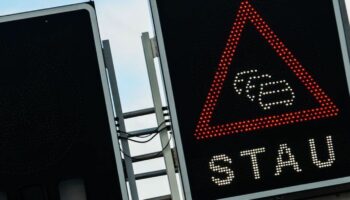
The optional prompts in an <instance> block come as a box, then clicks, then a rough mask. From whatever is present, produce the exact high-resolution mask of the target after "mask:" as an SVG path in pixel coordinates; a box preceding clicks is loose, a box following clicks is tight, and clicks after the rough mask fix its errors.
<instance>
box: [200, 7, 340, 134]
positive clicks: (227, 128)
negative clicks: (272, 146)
mask: <svg viewBox="0 0 350 200" xmlns="http://www.w3.org/2000/svg"><path fill="white" fill-rule="evenodd" d="M248 21H250V22H251V24H253V26H254V27H255V28H256V29H257V31H258V32H259V34H261V35H262V36H263V38H264V39H265V40H266V41H267V42H268V43H269V45H270V46H271V47H272V48H273V50H274V51H275V52H276V53H277V55H278V56H279V57H280V58H281V59H282V60H283V62H284V63H285V64H286V66H287V67H288V68H289V69H290V70H291V71H292V72H293V73H294V74H295V76H296V77H297V78H298V80H299V81H300V82H301V84H302V85H304V86H305V88H306V89H307V90H308V91H309V92H310V93H311V95H312V96H313V98H315V100H316V102H317V103H318V104H319V106H318V107H316V108H312V109H306V110H300V111H296V112H288V113H283V114H278V115H272V116H265V117H259V118H255V119H251V120H244V121H236V122H231V123H227V124H222V125H211V121H212V118H213V113H214V110H215V107H216V105H217V102H218V99H219V96H220V93H221V92H222V88H223V84H224V82H225V80H226V78H227V74H228V71H229V66H230V65H231V63H232V61H233V57H234V55H235V51H236V48H237V45H238V43H239V41H240V38H241V34H242V31H243V29H244V27H245V25H246V24H247V22H248ZM338 114H339V109H338V108H337V106H336V105H335V104H334V103H333V102H332V100H331V99H330V98H329V97H328V96H327V94H326V93H325V92H324V91H323V90H322V88H321V87H320V86H319V85H318V84H317V83H316V81H315V80H314V79H313V78H312V76H311V75H310V74H309V73H308V72H307V71H306V69H305V68H304V67H303V66H302V64H301V63H300V62H299V61H298V59H297V58H296V57H295V56H294V55H293V53H292V52H291V51H290V50H289V49H288V48H287V47H286V46H285V45H284V43H283V42H282V41H281V40H280V39H279V38H278V37H277V35H276V34H275V33H274V32H273V31H272V29H271V28H270V27H269V25H268V24H267V23H266V22H265V21H264V20H263V19H262V17H261V16H260V15H259V14H258V12H257V11H256V10H255V9H254V8H253V6H252V5H251V4H250V3H249V2H248V0H244V1H243V2H242V3H241V5H240V7H239V10H238V13H237V17H236V20H235V22H234V25H233V28H232V30H231V32H230V36H229V39H228V41H227V44H226V47H225V50H224V51H223V54H222V56H221V59H220V62H219V65H218V69H217V71H216V73H215V76H214V81H213V83H212V84H211V88H210V90H209V93H208V96H207V98H206V101H205V104H204V106H203V109H202V112H201V114H200V118H199V120H198V124H197V126H196V131H195V137H196V138H197V139H198V140H201V139H207V138H213V137H220V136H225V135H231V134H235V133H242V132H250V131H254V130H261V129H265V128H271V127H277V126H282V125H287V124H294V123H300V122H304V121H311V120H318V119H322V118H328V117H334V116H337V115H338Z"/></svg>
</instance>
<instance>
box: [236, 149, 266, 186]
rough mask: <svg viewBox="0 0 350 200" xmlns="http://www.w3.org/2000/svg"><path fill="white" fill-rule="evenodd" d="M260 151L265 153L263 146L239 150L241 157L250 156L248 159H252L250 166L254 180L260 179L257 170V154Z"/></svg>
mask: <svg viewBox="0 0 350 200" xmlns="http://www.w3.org/2000/svg"><path fill="white" fill-rule="evenodd" d="M261 153H265V148H259V149H252V150H248V151H242V152H241V156H242V157H243V156H250V159H251V161H252V166H253V174H254V178H255V179H256V180H257V179H260V170H259V164H258V159H257V155H258V154H261Z"/></svg>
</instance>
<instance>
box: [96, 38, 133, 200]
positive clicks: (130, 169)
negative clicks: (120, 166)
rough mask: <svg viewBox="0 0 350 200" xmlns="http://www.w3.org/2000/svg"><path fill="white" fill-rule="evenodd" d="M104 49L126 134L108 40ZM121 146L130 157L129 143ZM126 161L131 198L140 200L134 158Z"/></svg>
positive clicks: (114, 99)
mask: <svg viewBox="0 0 350 200" xmlns="http://www.w3.org/2000/svg"><path fill="white" fill-rule="evenodd" d="M103 47H104V48H103V49H104V56H105V63H106V67H107V69H108V75H109V81H110V85H111V91H112V97H113V102H114V109H115V112H116V115H117V117H118V122H119V130H120V131H123V132H126V128H125V121H124V115H123V111H122V106H121V102H120V97H119V90H118V84H117V79H116V75H115V71H114V64H113V59H112V53H111V48H110V44H109V41H108V40H105V41H103ZM116 134H117V133H116ZM121 144H122V148H123V152H124V154H127V155H130V148H129V143H128V141H127V140H121ZM124 161H125V168H126V174H127V177H128V181H129V186H130V191H131V198H132V199H133V200H138V199H139V196H138V191H137V186H136V179H135V173H134V168H133V165H132V158H130V157H128V156H125V155H124Z"/></svg>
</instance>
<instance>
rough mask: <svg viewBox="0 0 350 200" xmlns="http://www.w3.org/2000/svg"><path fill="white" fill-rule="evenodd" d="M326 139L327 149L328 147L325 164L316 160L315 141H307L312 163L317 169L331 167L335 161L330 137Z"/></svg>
mask: <svg viewBox="0 0 350 200" xmlns="http://www.w3.org/2000/svg"><path fill="white" fill-rule="evenodd" d="M326 139H327V147H328V160H327V161H326V162H322V161H320V160H319V159H318V156H317V151H316V145H315V140H314V139H310V140H309V144H310V150H311V157H312V162H313V163H314V164H315V165H316V166H317V167H319V168H326V167H332V165H333V163H334V161H335V154H334V148H333V141H332V136H327V138H326Z"/></svg>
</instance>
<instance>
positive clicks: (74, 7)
mask: <svg viewBox="0 0 350 200" xmlns="http://www.w3.org/2000/svg"><path fill="white" fill-rule="evenodd" d="M78 10H86V11H87V12H88V13H89V16H90V24H91V27H92V33H93V37H94V44H95V48H96V56H97V60H98V66H99V71H100V78H101V83H102V89H103V93H104V99H105V108H106V111H107V115H108V122H109V127H110V134H111V138H112V145H113V149H114V156H115V160H116V167H117V171H118V177H119V185H120V190H121V195H122V198H123V199H124V200H127V199H129V198H128V190H127V187H126V183H125V175H124V170H123V164H122V158H121V153H120V147H119V141H118V138H117V135H116V132H117V131H116V128H115V125H114V124H115V122H114V114H113V107H112V101H111V96H112V95H111V94H110V91H109V87H108V82H107V74H106V71H105V61H104V58H103V52H102V43H101V38H100V33H99V29H98V22H97V16H96V11H95V8H94V7H93V6H91V5H90V4H88V3H78V4H71V5H67V6H60V7H55V8H47V9H42V10H35V11H28V12H23V13H19V14H11V15H4V16H0V23H4V22H11V21H18V20H24V19H30V18H35V17H43V16H47V15H54V14H60V13H66V12H72V11H78Z"/></svg>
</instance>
